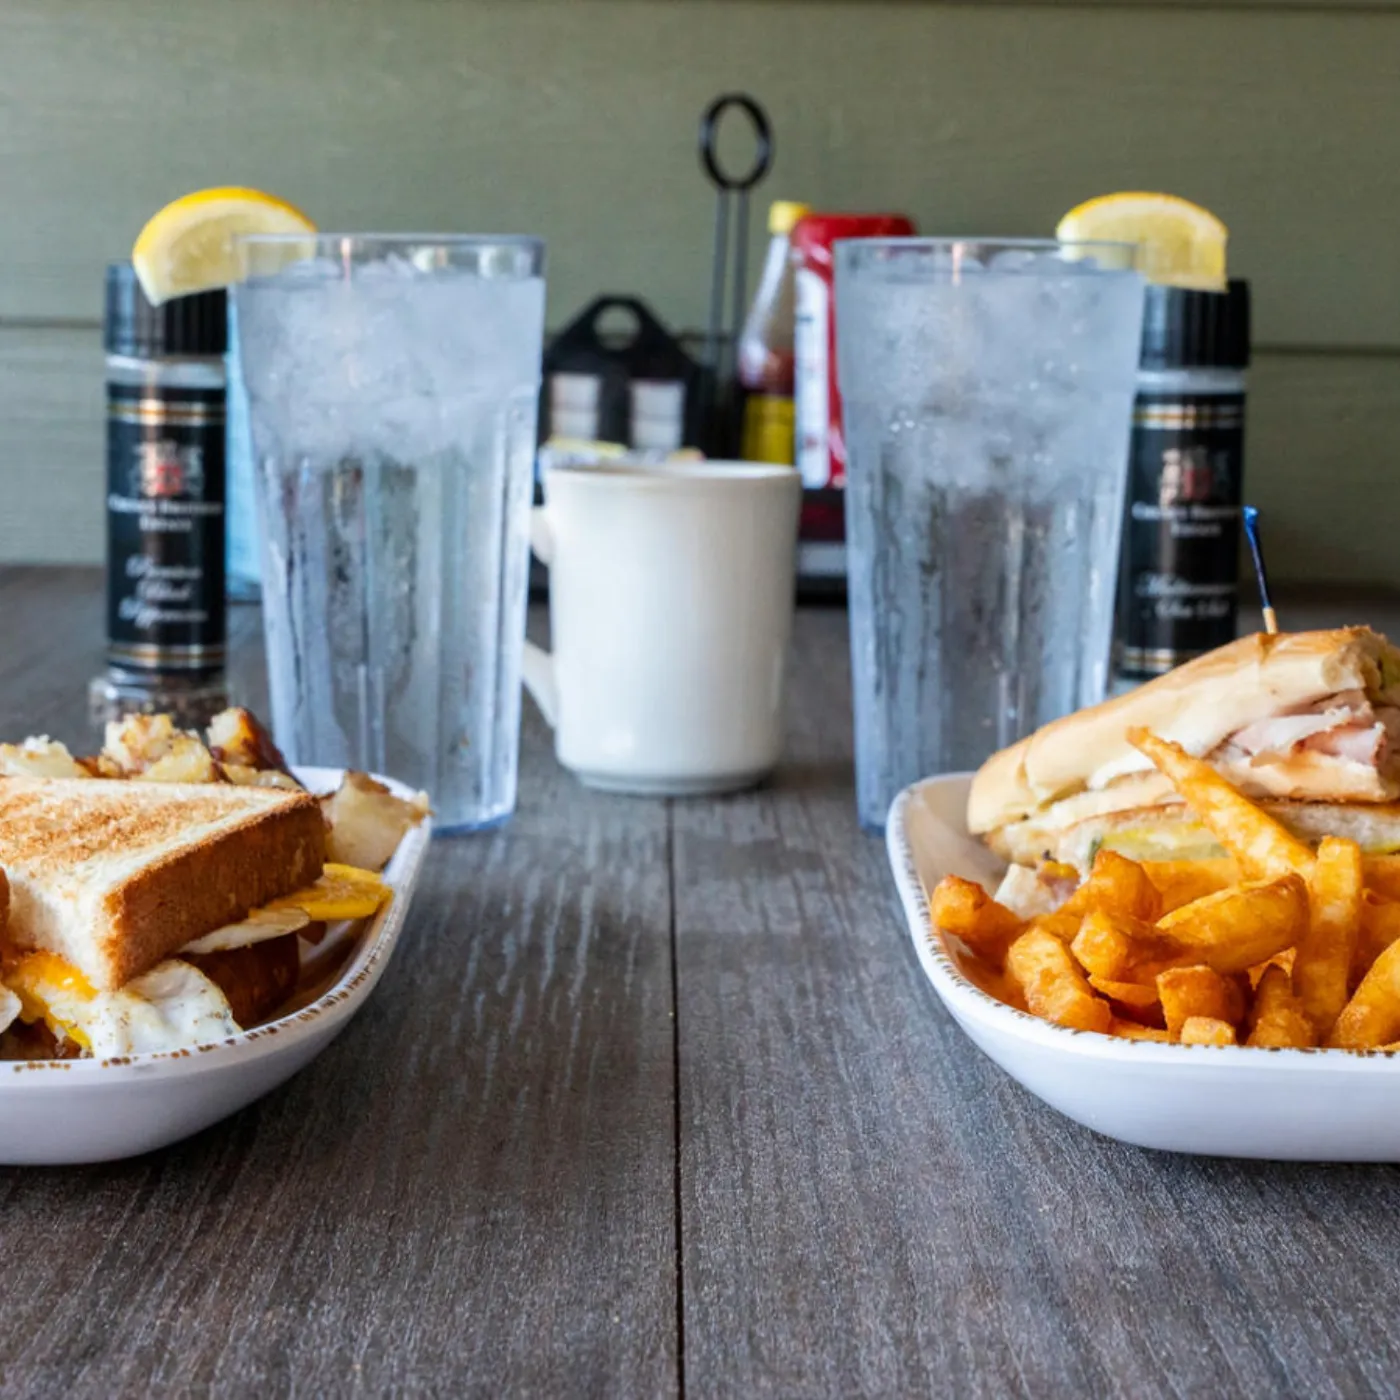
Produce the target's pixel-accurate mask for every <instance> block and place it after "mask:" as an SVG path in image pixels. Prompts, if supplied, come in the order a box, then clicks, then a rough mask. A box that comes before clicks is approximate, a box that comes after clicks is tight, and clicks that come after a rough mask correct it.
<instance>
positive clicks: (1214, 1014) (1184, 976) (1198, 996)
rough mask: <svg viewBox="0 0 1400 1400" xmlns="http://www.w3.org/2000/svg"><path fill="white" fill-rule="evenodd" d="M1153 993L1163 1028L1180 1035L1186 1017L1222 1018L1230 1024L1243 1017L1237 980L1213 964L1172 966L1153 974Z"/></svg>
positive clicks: (1241, 1000) (1241, 994) (1188, 1019)
mask: <svg viewBox="0 0 1400 1400" xmlns="http://www.w3.org/2000/svg"><path fill="white" fill-rule="evenodd" d="M1157 995H1158V997H1159V999H1160V1000H1161V1003H1162V1017H1163V1019H1164V1020H1165V1021H1166V1023H1167V1031H1168V1033H1169V1034H1171V1035H1172V1036H1174V1037H1180V1035H1181V1032H1182V1028H1183V1027H1184V1026H1185V1024H1186V1022H1187V1021H1190V1020H1193V1019H1194V1020H1210V1021H1224V1022H1226V1023H1227V1024H1228V1025H1230V1026H1231V1027H1234V1026H1237V1025H1239V1023H1240V1022H1241V1021H1243V1020H1244V1011H1245V997H1244V992H1243V991H1242V990H1241V989H1240V985H1239V983H1238V982H1236V981H1235V980H1234V978H1232V977H1226V976H1224V974H1222V973H1219V972H1217V971H1216V970H1215V969H1214V968H1213V967H1205V966H1202V965H1198V966H1196V967H1172V968H1168V969H1167V970H1166V971H1165V972H1159V973H1158V974H1157Z"/></svg>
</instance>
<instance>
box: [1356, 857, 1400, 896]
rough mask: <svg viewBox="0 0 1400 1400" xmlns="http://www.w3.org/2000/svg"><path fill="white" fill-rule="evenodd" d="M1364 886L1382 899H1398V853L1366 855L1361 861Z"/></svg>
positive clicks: (1399, 893)
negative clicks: (1364, 879) (1364, 874)
mask: <svg viewBox="0 0 1400 1400" xmlns="http://www.w3.org/2000/svg"><path fill="white" fill-rule="evenodd" d="M1362 866H1363V867H1364V868H1365V871H1366V888H1367V889H1368V890H1374V891H1375V892H1376V893H1377V894H1378V895H1380V897H1381V898H1382V899H1395V900H1400V855H1375V856H1367V857H1366V858H1365V859H1364V860H1363V861H1362Z"/></svg>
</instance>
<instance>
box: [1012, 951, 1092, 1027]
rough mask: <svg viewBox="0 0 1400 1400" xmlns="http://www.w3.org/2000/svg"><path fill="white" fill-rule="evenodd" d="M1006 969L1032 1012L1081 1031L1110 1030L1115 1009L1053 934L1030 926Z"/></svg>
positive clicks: (1057, 1023)
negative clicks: (1098, 993)
mask: <svg viewBox="0 0 1400 1400" xmlns="http://www.w3.org/2000/svg"><path fill="white" fill-rule="evenodd" d="M1006 971H1007V973H1008V974H1009V975H1010V976H1011V978H1012V979H1013V980H1014V981H1015V982H1016V984H1017V985H1018V986H1019V987H1020V988H1021V994H1022V995H1023V996H1024V997H1025V999H1026V1006H1027V1007H1028V1008H1029V1009H1030V1011H1031V1012H1032V1014H1034V1015H1036V1016H1041V1017H1044V1019H1045V1020H1047V1021H1053V1022H1055V1024H1056V1025H1059V1026H1068V1027H1069V1028H1070V1029H1072V1030H1079V1031H1107V1030H1108V1028H1109V1026H1110V1024H1111V1023H1112V1020H1113V1013H1112V1011H1111V1010H1110V1008H1109V1005H1108V1003H1107V1002H1106V1001H1104V1000H1103V998H1102V997H1100V996H1097V995H1096V994H1095V993H1094V990H1093V988H1091V987H1090V986H1089V983H1088V981H1087V980H1086V978H1085V976H1084V973H1083V971H1082V969H1081V968H1080V967H1079V964H1078V963H1076V962H1075V960H1074V959H1073V958H1072V957H1071V956H1070V952H1069V949H1068V948H1066V947H1065V945H1064V944H1063V943H1061V942H1060V940H1059V939H1058V938H1056V937H1055V936H1054V935H1053V934H1049V933H1046V932H1045V931H1044V930H1043V929H1028V930H1027V931H1026V932H1025V933H1023V934H1021V936H1020V937H1019V938H1017V939H1016V941H1015V942H1014V943H1013V944H1012V945H1011V947H1010V948H1009V949H1008V950H1007V954H1006Z"/></svg>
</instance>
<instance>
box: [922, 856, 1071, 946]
mask: <svg viewBox="0 0 1400 1400" xmlns="http://www.w3.org/2000/svg"><path fill="white" fill-rule="evenodd" d="M929 913H930V914H931V916H932V919H933V926H934V928H936V929H939V930H941V931H942V932H943V933H946V934H948V935H949V936H951V937H953V938H960V939H961V940H962V941H963V942H964V943H966V944H967V946H968V947H969V948H971V949H972V951H973V952H974V953H976V954H977V955H978V957H981V958H985V959H986V960H987V961H988V962H990V963H992V964H993V965H995V966H998V967H999V966H1000V965H1001V961H1002V959H1003V958H1004V957H1005V956H1006V950H1007V948H1008V947H1009V946H1010V944H1011V940H1012V939H1013V938H1015V937H1016V935H1017V934H1019V933H1020V932H1021V921H1020V919H1018V918H1017V917H1016V916H1015V915H1014V914H1013V913H1012V912H1011V910H1009V909H1007V908H1005V907H1004V906H1002V905H1000V904H998V903H997V902H996V900H994V899H993V898H992V897H991V895H989V894H988V893H987V891H986V890H984V889H983V888H982V886H981V885H979V884H977V883H976V882H975V881H973V880H964V879H962V878H961V877H960V876H957V875H945V876H944V877H943V878H942V879H941V880H940V881H939V882H938V884H937V885H936V886H935V887H934V891H933V894H932V896H931V897H930V899H929ZM1046 936H1047V937H1049V935H1048V934H1047V935H1046Z"/></svg>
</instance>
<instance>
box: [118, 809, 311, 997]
mask: <svg viewBox="0 0 1400 1400" xmlns="http://www.w3.org/2000/svg"><path fill="white" fill-rule="evenodd" d="M325 860H326V824H325V820H324V818H323V817H322V816H321V809H320V805H319V804H318V803H317V802H316V800H315V799H314V798H311V797H301V796H297V797H292V796H290V795H289V797H288V801H287V803H286V804H285V805H283V806H280V807H277V808H275V809H273V810H271V811H267V812H259V813H252V814H250V815H249V816H248V817H247V818H245V819H244V820H243V821H241V822H239V823H238V824H237V825H236V826H232V827H230V828H228V829H226V830H224V831H221V832H220V833H219V834H218V835H216V836H211V837H207V838H205V839H204V840H201V841H198V842H195V843H193V844H191V845H190V846H188V847H187V848H186V849H184V850H181V851H178V852H176V853H174V854H172V855H167V856H163V857H161V858H159V859H157V860H155V861H152V862H151V864H150V865H148V866H146V867H145V868H144V869H142V870H140V871H138V872H137V873H136V874H134V875H132V876H131V878H130V879H128V880H125V881H123V882H122V883H121V884H120V885H117V886H116V887H115V888H113V889H112V890H111V891H109V892H108V894H107V896H106V898H105V899H104V900H103V901H102V919H103V926H102V927H101V928H100V929H99V930H97V937H96V944H97V948H98V953H99V956H100V958H101V960H102V963H103V966H104V969H105V976H104V978H103V982H104V984H105V986H106V987H107V989H108V990H111V989H113V988H116V987H120V986H122V985H123V984H124V983H125V982H127V981H129V980H130V979H131V978H133V977H139V976H140V975H141V974H142V973H143V972H146V971H148V970H149V969H150V968H152V967H154V966H155V965H156V963H158V962H160V961H161V959H162V958H167V957H169V956H170V955H171V954H172V953H174V952H176V951H177V950H178V949H180V948H183V947H184V946H185V944H186V943H189V942H190V941H191V940H192V939H195V938H198V937H200V936H201V935H202V934H205V933H208V932H209V931H210V930H211V929H216V928H220V927H222V926H223V925H224V924H229V923H235V922H237V920H239V919H241V918H243V917H244V916H245V915H246V914H247V913H248V912H249V911H250V910H252V909H256V908H257V907H258V906H259V905H262V904H266V903H267V902H268V901H269V900H271V899H276V898H277V897H278V896H279V895H284V894H289V893H291V892H292V890H295V889H300V888H302V887H303V886H305V885H309V884H311V883H312V882H313V881H315V880H316V878H317V877H318V876H319V875H320V873H321V869H322V867H323V866H324V865H325Z"/></svg>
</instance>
